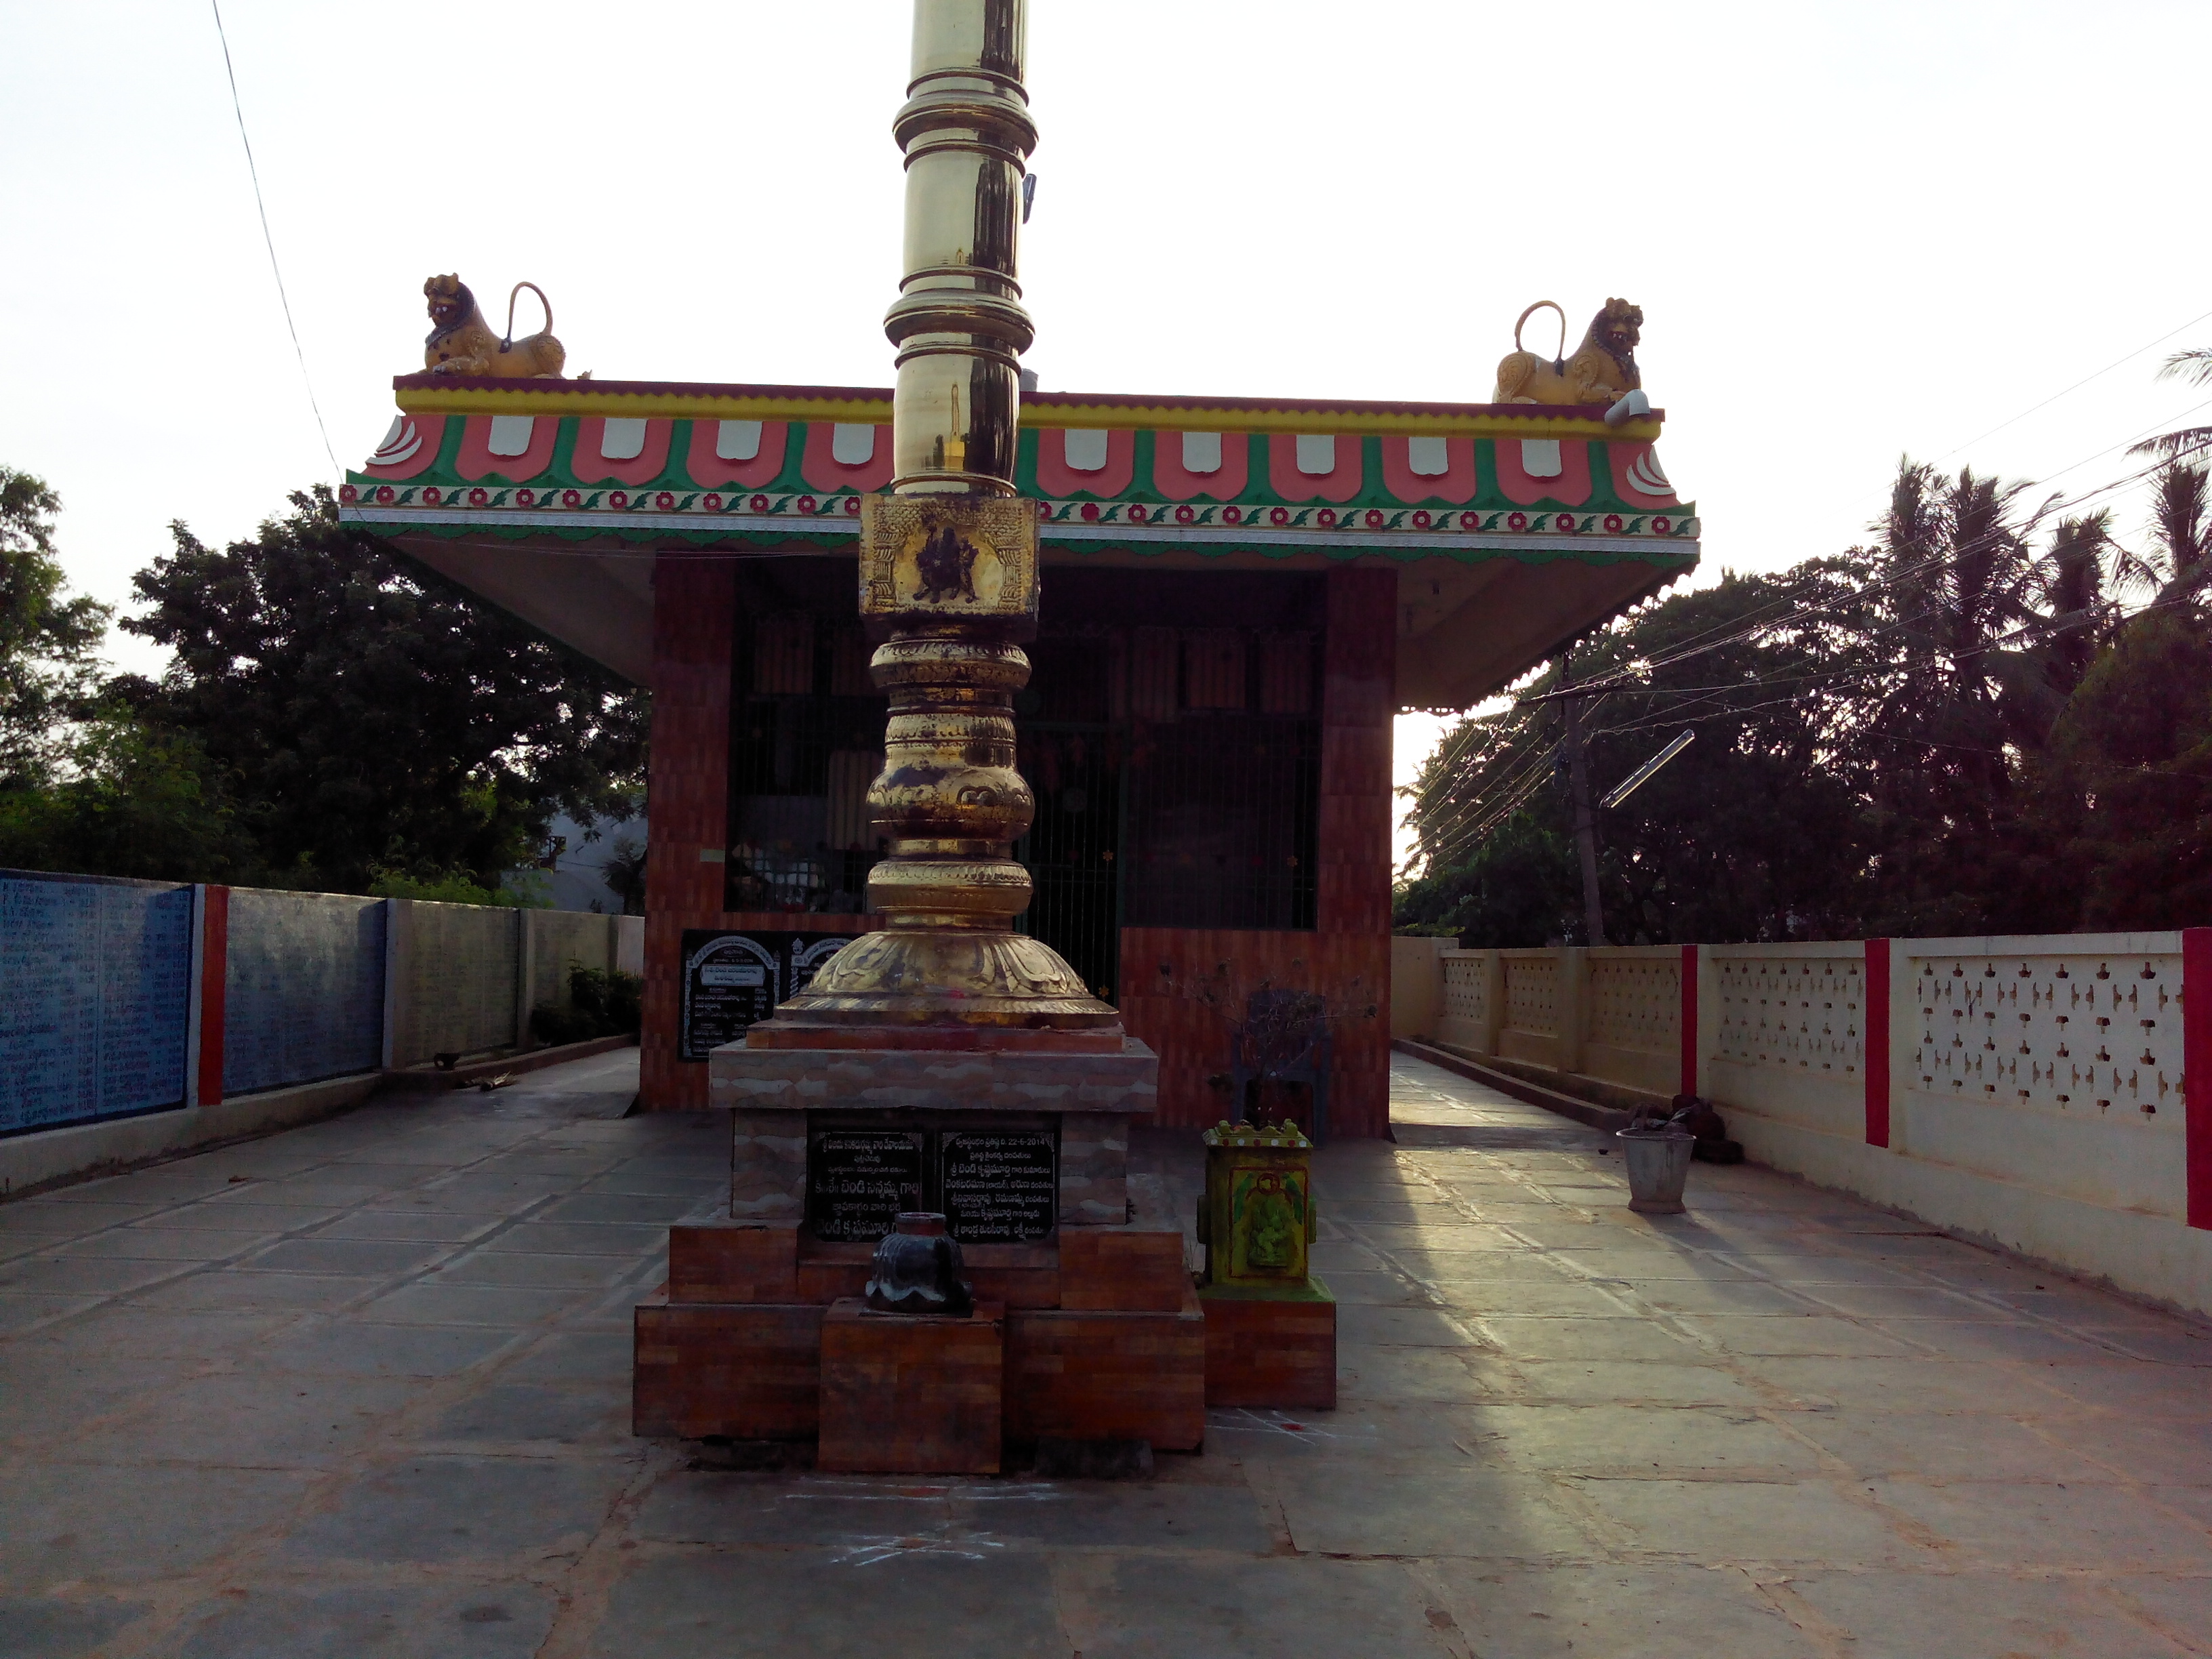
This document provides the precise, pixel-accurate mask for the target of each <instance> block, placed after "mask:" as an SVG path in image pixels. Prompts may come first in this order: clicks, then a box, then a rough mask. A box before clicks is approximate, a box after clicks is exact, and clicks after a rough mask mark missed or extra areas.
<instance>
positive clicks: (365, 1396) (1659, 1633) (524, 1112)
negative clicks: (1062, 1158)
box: [0, 1051, 2212, 1659]
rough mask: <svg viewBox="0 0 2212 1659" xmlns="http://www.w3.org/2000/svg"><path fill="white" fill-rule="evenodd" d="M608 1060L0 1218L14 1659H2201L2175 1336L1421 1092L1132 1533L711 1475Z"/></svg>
mask: <svg viewBox="0 0 2212 1659" xmlns="http://www.w3.org/2000/svg"><path fill="white" fill-rule="evenodd" d="M634 1087H635V1052H634V1051H632V1052H630V1053H627V1054H618V1055H612V1056H607V1057H605V1058H602V1059H599V1060H587V1061H580V1062H577V1063H576V1064H575V1065H574V1066H568V1067H563V1068H561V1069H560V1070H559V1071H557V1072H549V1073H539V1074H538V1075H537V1076H534V1077H532V1078H530V1079H526V1085H525V1086H518V1087H516V1088H513V1089H510V1090H507V1091H501V1092H500V1093H499V1094H496V1095H492V1096H483V1095H478V1094H475V1093H470V1094H466V1095H462V1096H458V1097H387V1098H386V1100H384V1101H380V1102H379V1103H374V1104H372V1105H370V1106H368V1107H367V1108H364V1109H362V1110H360V1111H357V1112H356V1113H353V1114H351V1115H348V1116H346V1117H343V1118H340V1119H337V1120H335V1121H331V1122H327V1123H324V1124H319V1125H316V1126H313V1127H308V1128H304V1129H299V1130H295V1131H292V1132H290V1133H285V1134H281V1135H277V1136H274V1137H271V1138H270V1139H264V1140H260V1141H256V1142H253V1143H252V1144H250V1145H246V1146H238V1147H235V1148H233V1149H231V1150H228V1151H224V1152H211V1153H208V1154H205V1155H203V1156H200V1157H197V1158H188V1159H185V1160H182V1161H179V1162H177V1163H173V1164H165V1165H162V1166H161V1167H159V1168H156V1169H152V1170H145V1171H143V1172H141V1173H138V1174H135V1175H128V1176H119V1177H117V1178H115V1179H112V1180H107V1181H101V1182H91V1183H88V1184H85V1185H82V1186H78V1187H75V1188H70V1189H68V1190H66V1191H64V1192H58V1193H55V1194H49V1195H47V1196H45V1197H40V1198H33V1199H28V1200H19V1201H16V1202H14V1203H9V1204H6V1205H0V1329H4V1331H5V1332H6V1333H7V1334H6V1335H5V1337H4V1339H3V1340H0V1459H4V1464H0V1655H6V1656H18V1655H80V1654H92V1653H100V1654H115V1655H122V1654H134V1655H135V1654H159V1655H191V1656H264V1655H265V1656H272V1659H273V1656H283V1659H309V1656H332V1659H336V1656H348V1659H351V1656H358V1655H374V1654H392V1655H406V1656H410V1659H415V1656H424V1659H427V1656H442V1655H466V1656H471V1659H476V1656H485V1659H492V1656H508V1655H515V1656H521V1655H532V1654H542V1655H547V1656H574V1659H583V1656H592V1655H604V1656H610V1659H613V1656H620V1659H662V1656H669V1659H673V1656H683V1659H719V1656H726V1655H739V1654H779V1655H781V1654H802V1653H808V1654H811V1653H819V1654H844V1653H871V1654H872V1653H879V1652H896V1653H899V1654H902V1655H905V1656H930V1655H938V1654H944V1655H954V1654H958V1655H963V1656H973V1655H978V1654H985V1655H990V1656H994V1659H997V1656H1028V1655H1052V1656H1057V1659H1068V1656H1070V1655H1081V1656H1085V1659H1108V1656H1139V1655H1144V1656H1153V1655H1191V1656H1209V1659H1212V1656H1225V1655H1246V1654H1251V1655H1259V1654H1267V1655H1273V1654H1277V1653H1289V1654H1296V1655H1298V1656H1300V1659H1334V1656H1355V1655H1356V1656H1373V1655H1398V1654H1420V1655H1459V1656H1469V1655H1482V1656H1497V1659H1539V1656H1544V1659H1551V1656H1572V1659H1606V1656H1621V1659H1627V1656H1636V1659H1651V1656H1673V1655H1690V1654H1695V1655H1698V1656H1701V1659H1703V1656H1729V1659H1768V1656H1785V1655H1790V1656H1795V1655H1826V1656H1842V1655H1846V1654H1848V1655H1853V1656H1858V1659H1887V1656H1892V1655H1896V1656H1905V1655H1911V1656H1913V1659H1927V1656H1941V1659H1979V1656H1990V1659H1997V1656H2022V1655H2046V1654H2051V1655H2062V1654H2063V1655H2081V1656H2088V1655H2094V1656H2099V1659H2136V1656H2151V1655H2172V1654H2179V1653H2200V1654H2202V1653H2212V1435H2208V1430H2212V1387H2208V1386H2207V1385H2208V1383H2212V1332H2208V1331H2207V1330H2206V1329H2205V1328H2201V1327H2199V1326H2197V1325H2194V1324H2191V1323H2186V1322H2183V1321H2181V1320H2179V1319H2173V1318H2167V1317H2164V1316H2160V1315H2156V1314H2153V1313H2148V1312H2145V1311H2143V1310H2140V1309H2137V1308H2136V1307H2133V1306H2131V1305H2130V1304H2126V1303H2124V1302H2122V1301H2120V1300H2118V1299H2117V1298H2115V1297H2110V1296H2106V1295H2103V1294H2101V1293H2100V1292H2097V1291H2091V1290H2087V1289H2085V1288H2082V1287H2081V1286H2079V1285H2074V1284H2071V1283H2069V1282H2067V1281H2065V1280H2063V1279H2057V1278H2055V1277H2052V1276H2051V1275H2050V1274H2047V1273H2039V1272H2038V1271H2036V1270H2035V1269H2033V1268H2032V1267H2027V1266H2024V1265H2022V1264H2021V1263H2019V1262H2017V1261H2011V1260H2009V1259H2007V1258H2005V1257H2002V1256H1999V1255H1993V1254H1990V1253H1989V1252H1987V1251H1984V1250H1981V1249H1974V1248H1972V1247H1970V1246H1968V1245H1965V1244H1961V1243H1955V1242H1954V1241H1952V1240H1949V1239H1947V1238H1942V1237H1936V1236H1933V1235H1931V1234H1929V1232H1928V1231H1925V1230H1923V1229H1921V1228H1918V1227H1917V1226H1915V1225H1912V1224H1911V1223H1908V1222H1904V1221H1899V1220H1897V1219H1894V1218H1891V1217H1888V1216H1886V1215H1883V1214H1881V1213H1878V1212H1875V1211H1872V1210H1869V1209H1867V1208H1864V1207H1863V1206H1857V1205H1854V1204H1852V1203H1850V1202H1848V1201H1846V1200H1842V1199H1838V1198H1836V1197H1832V1196H1830V1195H1828V1194H1821V1193H1819V1192H1814V1191H1812V1190H1809V1189H1808V1188H1804V1187H1802V1186H1800V1185H1797V1184H1796V1183H1795V1182H1790V1181H1787V1180H1784V1179H1783V1178H1781V1177H1778V1176H1773V1175H1770V1174H1765V1173H1763V1172H1761V1171H1759V1170H1749V1169H1733V1170H1724V1169H1716V1168H1712V1167H1710V1166H1707V1165H1703V1164H1700V1165H1699V1166H1697V1167H1696V1169H1695V1170H1694V1171H1693V1173H1692V1182H1691V1198H1692V1211H1691V1212H1690V1213H1689V1214H1688V1215H1686V1216H1681V1217H1675V1218H1664V1219H1659V1220H1646V1219H1644V1218H1638V1217H1636V1216H1633V1215H1631V1214H1630V1213H1629V1212H1627V1210H1626V1207H1625V1205H1624V1197H1625V1194H1624V1193H1623V1191H1622V1188H1621V1176H1620V1167H1619V1160H1618V1158H1611V1157H1603V1156H1600V1155H1599V1153H1598V1148H1599V1146H1601V1144H1602V1143H1601V1139H1600V1138H1599V1137H1597V1136H1595V1135H1594V1134H1591V1133H1589V1132H1587V1131H1584V1130H1583V1129H1581V1128H1580V1127H1577V1126H1576V1125H1573V1124H1570V1123H1566V1122H1565V1121H1562V1120H1560V1119H1558V1118H1554V1117H1552V1116H1549V1115H1547V1114H1544V1113H1542V1112H1541V1111H1537V1110H1534V1109H1530V1108H1527V1107H1523V1106H1520V1105H1518V1104H1516V1103H1511V1102H1510V1101H1507V1100H1504V1099H1503V1098H1502V1097H1498V1096H1495V1095H1492V1094H1489V1093H1488V1092H1486V1091H1484V1090H1482V1089H1480V1088H1479V1087H1477V1086H1476V1085H1471V1084H1468V1083H1464V1082H1462V1081H1461V1080H1459V1079H1456V1078H1454V1077H1451V1076H1449V1075H1448V1074H1446V1073H1442V1072H1439V1071H1437V1070H1435V1069H1433V1068H1431V1067H1429V1066H1424V1065H1421V1064H1419V1062H1414V1061H1407V1060H1401V1061H1400V1062H1399V1065H1398V1069H1397V1073H1396V1076H1395V1092H1394V1115H1395V1118H1396V1121H1397V1122H1398V1124H1399V1125H1400V1127H1399V1131H1398V1133H1399V1143H1400V1144H1398V1145H1397V1146H1388V1145H1383V1144H1376V1143H1369V1144H1346V1145H1340V1146H1332V1147H1330V1148H1328V1150H1327V1151H1326V1152H1324V1153H1323V1154H1322V1158H1321V1169H1322V1176H1321V1180H1320V1191H1321V1193H1322V1202H1323V1205H1324V1206H1325V1207H1324V1209H1323V1212H1322V1213H1323V1216H1324V1220H1323V1224H1322V1229H1323V1234H1324V1242H1323V1243H1322V1245H1321V1246H1320V1257H1321V1264H1322V1265H1321V1270H1322V1272H1323V1273H1325V1274H1326V1275H1327V1276H1328V1282H1329V1283H1330V1285H1332V1287H1333V1288H1334V1290H1335V1291H1336V1293H1337V1294H1338V1296H1339V1297H1340V1298H1341V1299H1342V1302H1343V1304H1344V1307H1343V1335H1344V1339H1345V1340H1344V1346H1343V1351H1342V1385H1343V1399H1342V1404H1341V1406H1340V1408H1339V1409H1338V1410H1337V1411H1336V1412H1334V1413H1322V1414H1316V1415H1314V1416H1312V1417H1310V1418H1295V1419H1293V1418H1291V1417H1288V1416H1286V1415H1285V1414H1282V1413H1244V1412H1224V1413H1218V1414H1217V1415H1216V1417H1215V1419H1214V1421H1213V1425H1212V1431H1211V1434H1210V1436H1209V1440H1208V1445H1207V1449H1206V1453H1205V1455H1202V1456H1197V1457H1163V1458H1162V1459H1161V1460H1160V1465H1161V1467H1160V1470H1159V1473H1158V1476H1157V1478H1156V1479H1154V1480H1152V1481H1150V1482H1148V1483H1142V1484H1136V1483H1124V1484H1097V1485H1086V1484H1080V1483H1049V1482H1042V1481H1037V1480H1023V1479H1008V1480H978V1481H933V1480H856V1479H849V1478H829V1477H822V1476H811V1475H769V1474H732V1473H723V1472H716V1471H714V1470H712V1469H708V1468H700V1467H698V1461H699V1459H698V1454H699V1450H700V1449H698V1448H696V1447H685V1446H681V1445H673V1444H663V1443H642V1442H639V1441H635V1440H633V1439H632V1438H631V1437H630V1436H629V1431H628V1404H629V1307H630V1304H632V1303H633V1302H634V1301H635V1299H636V1298H637V1297H638V1296H639V1295H640V1294H641V1292H642V1291H645V1290H646V1289H647V1288H648V1287H650V1286H651V1285H653V1284H654V1283H655V1282H656V1281H657V1280H658V1279H659V1276H660V1271H661V1268H660V1258H661V1252H662V1249H663V1240H664V1230H665V1226H666V1225H667V1224H668V1223H669V1222H670V1221H671V1220H674V1219H677V1218H680V1217H682V1216H684V1215H686V1214H689V1213H692V1212H704V1211H705V1210H706V1209H707V1208H708V1207H709V1206H711V1205H712V1204H713V1202H714V1197H715V1194H716V1193H717V1191H718V1189H719V1188H720V1185H721V1182H722V1178H723V1164H724V1159H725V1158H726V1139H725V1138H724V1136H723V1134H722V1133H720V1132H719V1131H720V1123H719V1120H718V1119H712V1118H708V1117H706V1116H704V1115H702V1116H700V1117H696V1118H693V1117H666V1118H628V1119H625V1118H622V1117H620V1116H618V1115H617V1114H618V1113H619V1112H620V1111H621V1110H622V1109H623V1106H624V1105H625V1104H626V1103H627V1102H628V1099H629V1094H630V1092H631V1091H632V1090H633V1089H634Z"/></svg>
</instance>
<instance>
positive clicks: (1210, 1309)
mask: <svg viewBox="0 0 2212 1659" xmlns="http://www.w3.org/2000/svg"><path fill="white" fill-rule="evenodd" d="M1306 1283H1307V1285H1308V1287H1309V1288H1308V1289H1307V1291H1305V1292H1304V1294H1302V1295H1297V1296H1286V1295H1285V1294H1284V1293H1282V1292H1279V1291H1276V1292H1264V1293H1263V1292H1254V1291H1237V1290H1234V1289H1228V1288H1225V1287H1217V1286H1208V1287H1207V1288H1206V1290H1204V1291H1200V1294H1199V1299H1200V1304H1202V1305H1203V1306H1204V1308H1205V1310H1206V1404H1207V1405H1209V1406H1251V1407H1277V1408H1279V1409H1284V1410H1298V1411H1333V1410H1334V1409H1335V1407H1336V1298H1335V1297H1333V1296H1331V1295H1330V1294H1329V1293H1328V1289H1327V1288H1326V1287H1325V1286H1324V1285H1322V1282H1321V1280H1319V1279H1308V1280H1307V1281H1306Z"/></svg>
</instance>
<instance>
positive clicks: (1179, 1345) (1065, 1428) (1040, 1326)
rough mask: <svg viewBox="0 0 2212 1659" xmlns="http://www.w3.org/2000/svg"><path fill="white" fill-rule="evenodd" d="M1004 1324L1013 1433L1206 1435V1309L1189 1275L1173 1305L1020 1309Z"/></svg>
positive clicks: (1163, 1440)
mask: <svg viewBox="0 0 2212 1659" xmlns="http://www.w3.org/2000/svg"><path fill="white" fill-rule="evenodd" d="M1006 1333H1007V1334H1006V1437H1007V1438H1008V1439H1009V1440H1012V1441H1015V1442H1018V1443H1024V1444H1026V1443H1033V1442H1036V1441H1038V1440H1044V1439H1058V1440H1146V1441H1150V1442H1151V1443H1152V1445H1153V1447H1154V1448H1156V1449H1158V1450H1162V1451H1195V1450H1197V1449H1199V1447H1200V1445H1202V1444H1203V1443H1204V1442H1205V1439H1206V1334H1207V1326H1206V1313H1205V1311H1204V1310H1202V1309H1201V1308H1200V1304H1199V1300H1198V1297H1197V1295H1196V1293H1195V1292H1194V1291H1192V1290H1191V1288H1190V1285H1189V1283H1188V1280H1186V1281H1185V1282H1184V1285H1183V1291H1182V1304H1181V1305H1180V1306H1179V1307H1178V1309H1177V1310H1176V1311H1175V1312H1173V1313H1106V1312H1096V1311H1073V1310H1042V1309H1041V1310H1024V1311H1019V1312H1015V1313H1012V1314H1009V1315H1008V1316H1007V1319H1006Z"/></svg>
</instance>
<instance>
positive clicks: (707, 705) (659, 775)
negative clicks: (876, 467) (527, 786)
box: [638, 553, 737, 1111]
mask: <svg viewBox="0 0 2212 1659" xmlns="http://www.w3.org/2000/svg"><path fill="white" fill-rule="evenodd" d="M736 606H737V582H736V571H735V568H734V566H733V565H732V562H731V561H730V560H729V559H728V558H727V557H726V556H712V555H702V554H685V553H663V554H661V555H660V556H659V558H658V559H656V560H655V561H654V562H653V745H652V750H651V755H650V757H649V759H648V762H647V775H646V823H647V825H648V829H647V843H646V875H645V1029H644V1033H643V1036H642V1038H641V1048H642V1051H643V1052H642V1053H641V1054H640V1056H639V1062H638V1093H639V1099H640V1102H641V1104H642V1105H643V1106H644V1107H645V1108H646V1109H647V1110H648V1111H677V1110H683V1109H686V1108H696V1107H702V1106H704V1105H705V1104H706V1103H707V1068H706V1067H705V1066H698V1065H685V1064H684V1063H683V1062H682V1061H679V1060H678V1059H677V1057H676V1019H677V1013H678V1002H679V999H680V996H681V991H682V986H681V974H682V963H681V962H680V961H679V960H678V957H679V955H680V953H681V951H682V948H683V934H684V929H685V928H686V927H714V926H716V925H717V924H718V922H719V921H720V915H721V910H722V877H723V873H724V872H723V865H722V857H723V854H724V852H725V849H726V845H727V842H728V817H729V772H730V653H731V645H732V639H733V637H734V631H735V623H736V617H735V611H736ZM702 854H707V855H708V856H707V857H704V858H702V856H701V855H702Z"/></svg>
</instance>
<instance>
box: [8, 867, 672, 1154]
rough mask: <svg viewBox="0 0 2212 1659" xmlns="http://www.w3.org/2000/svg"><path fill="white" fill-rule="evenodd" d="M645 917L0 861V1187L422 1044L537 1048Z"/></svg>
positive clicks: (228, 1124) (638, 952) (360, 1070)
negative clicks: (537, 1028) (573, 977)
mask: <svg viewBox="0 0 2212 1659" xmlns="http://www.w3.org/2000/svg"><path fill="white" fill-rule="evenodd" d="M644 934H645V922H644V919H643V918H642V917H640V916H609V915H591V914H575V913H568V912H562V911H552V910H525V909H511V908H505V907H493V906H483V905H464V904H433V903H426V902H418V901H414V900H408V899H377V898H363V897H360V896H355V895H350V894H334V893H294V892H286V891H281V890H270V889H260V888H237V889H232V888H228V887H223V886H212V885H194V884H183V883H177V882H149V881H125V880H118V879H113V878H105V877H92V876H74V875H56V874H49V873H46V872H34V871H13V870H7V871H0V1196H5V1195H6V1194H7V1193H9V1191H11V1190H13V1189H15V1188H21V1187H25V1186H29V1185H34V1184H37V1183H39V1182H45V1181H50V1180H54V1179H57V1178H59V1177H62V1176H69V1175H73V1174H78V1173H82V1172H83V1171H85V1170H90V1169H94V1168H98V1167H100V1166H103V1165H106V1164H118V1163H128V1162H132V1161H136V1160H138V1159H143V1158H153V1157H158V1156H161V1154H163V1153H166V1152H176V1151H181V1150H184V1149H185V1148H187V1147H190V1146H199V1145H204V1144H206V1143H207V1142H209V1141H212V1140H219V1139H228V1138H230V1137H232V1136H235V1135H240V1134H250V1133H260V1132H262V1131H264V1130H266V1129H270V1128H276V1127H285V1126H286V1125H288V1124H290V1123H295V1122H304V1121H307V1120H308V1119H310V1118H313V1117H318V1116H322V1115H327V1114H328V1113H330V1112H332V1111H337V1110H340V1109H343V1108H344V1107H346V1106H348V1105H350V1104H352V1103H355V1102H356V1101H358V1100H360V1099H362V1098H364V1097H366V1096H367V1095H368V1094H369V1093H370V1092H371V1091H373V1090H374V1089H375V1088H376V1086H377V1085H379V1084H380V1082H382V1081H383V1079H384V1077H385V1075H386V1073H390V1072H395V1071H404V1070H406V1069H407V1068H409V1067H411V1066H426V1065H428V1063H429V1062H430V1061H431V1060H432V1058H433V1056H434V1055H435V1054H440V1053H453V1054H489V1053H501V1054H513V1053H517V1052H520V1051H521V1050H524V1049H526V1048H534V1047H537V1046H538V1045H537V1044H536V1043H534V1042H532V1038H531V1036H530V1023H529V1022H530V1012H531V1010H532V1008H533V1007H534V1006H537V1005H538V1004H540V1003H547V1002H550V1003H554V1004H556V1005H558V1006H565V1005H566V1004H567V1002H568V999H569V988H568V968H569V965H570V964H571V963H580V964H581V965H583V966H586V967H590V968H598V969H625V970H627V971H629V972H635V971H636V970H637V968H638V966H639V965H640V964H641V961H642V957H643V949H644Z"/></svg>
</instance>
